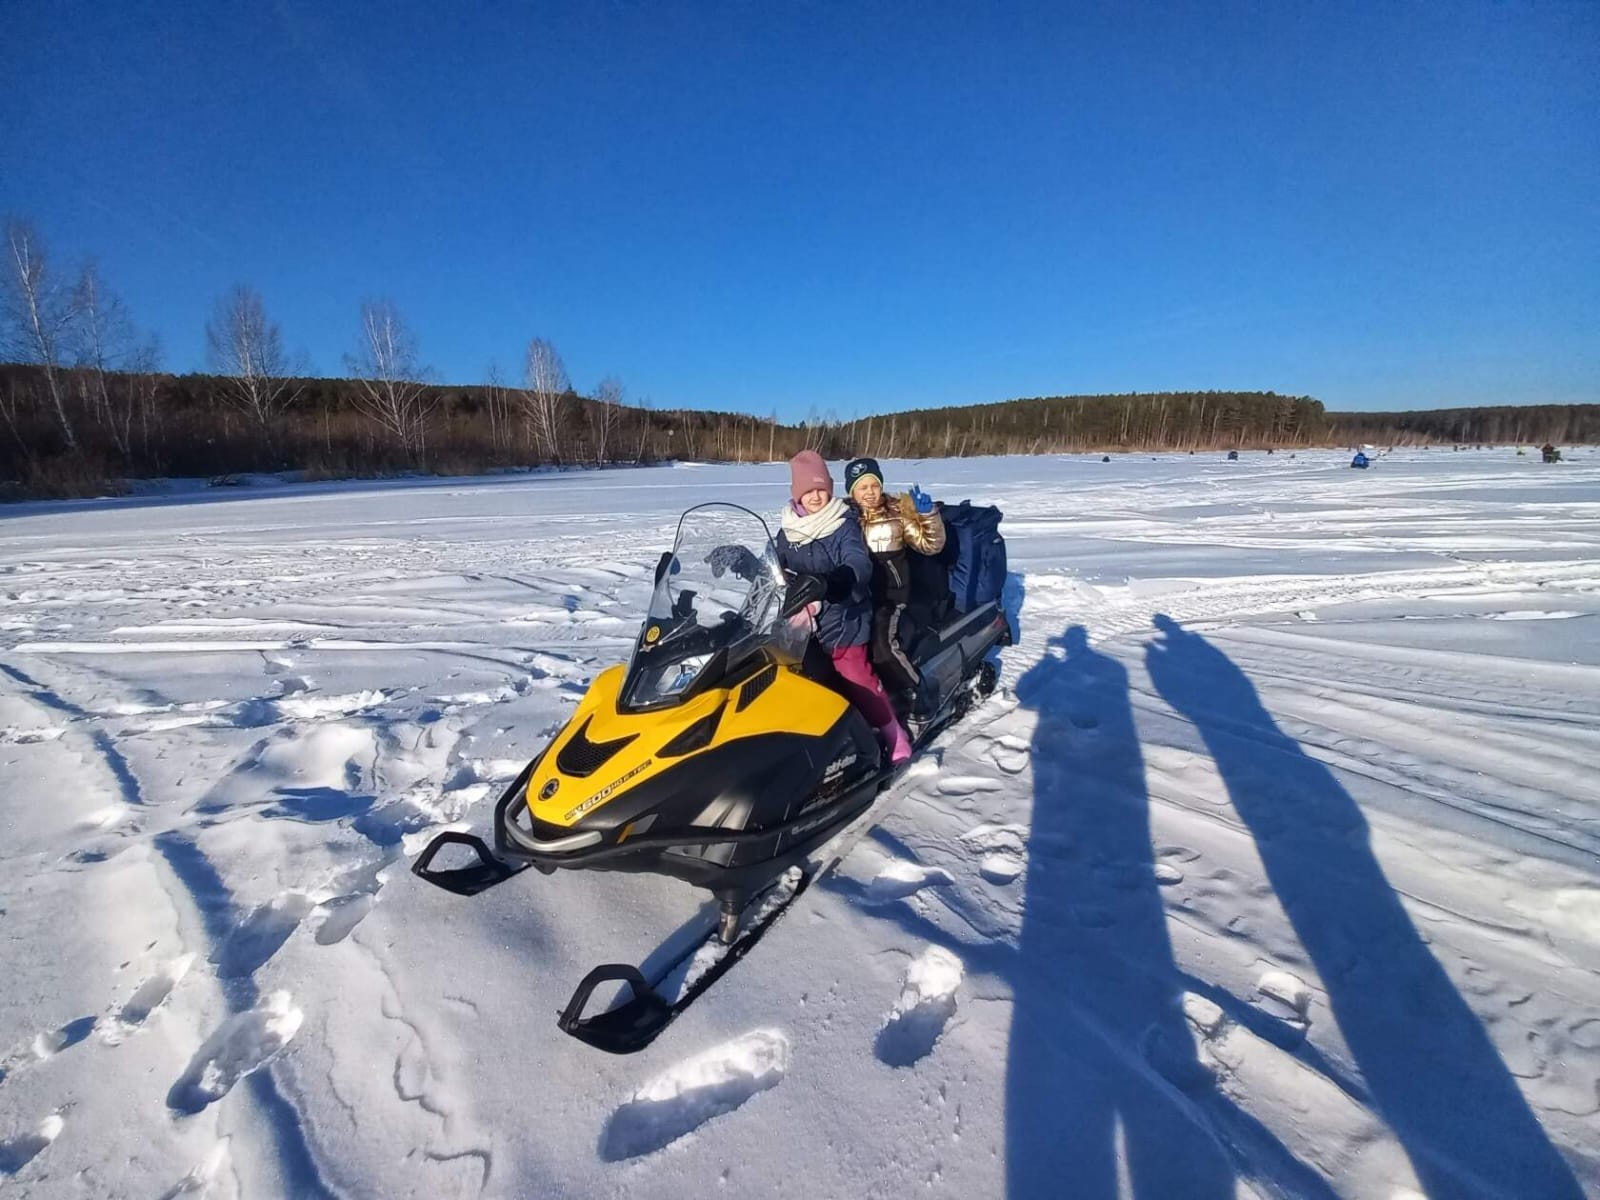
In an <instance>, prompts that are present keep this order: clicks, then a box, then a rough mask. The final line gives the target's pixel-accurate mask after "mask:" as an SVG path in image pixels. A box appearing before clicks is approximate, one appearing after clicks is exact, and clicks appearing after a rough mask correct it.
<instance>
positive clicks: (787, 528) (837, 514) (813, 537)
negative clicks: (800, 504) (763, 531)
mask: <svg viewBox="0 0 1600 1200" xmlns="http://www.w3.org/2000/svg"><path fill="white" fill-rule="evenodd" d="M849 513H850V510H849V508H848V507H847V506H846V505H845V502H844V501H843V500H842V499H841V498H840V497H838V496H835V497H834V498H833V499H832V500H829V501H828V502H827V503H826V504H824V505H823V506H822V507H821V508H819V509H817V511H816V512H814V513H806V514H805V515H804V516H801V515H800V514H799V513H797V512H795V511H794V505H792V504H785V505H784V506H783V532H784V533H785V534H787V535H788V538H789V544H790V545H791V546H804V545H806V543H808V542H815V541H820V540H821V539H822V538H825V537H827V536H828V535H829V534H830V533H832V532H833V531H834V530H835V529H837V528H839V526H841V525H843V524H844V521H845V517H847V516H848V515H849Z"/></svg>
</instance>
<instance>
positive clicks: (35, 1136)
mask: <svg viewBox="0 0 1600 1200" xmlns="http://www.w3.org/2000/svg"><path fill="white" fill-rule="evenodd" d="M65 1127H66V1122H65V1121H64V1120H62V1119H61V1114H60V1113H51V1114H50V1115H49V1116H48V1117H46V1118H45V1119H44V1120H42V1121H40V1122H39V1127H38V1128H37V1129H35V1130H33V1131H32V1132H31V1133H22V1134H18V1135H17V1136H16V1137H14V1138H8V1139H7V1140H5V1141H3V1142H0V1175H15V1174H16V1173H17V1172H18V1171H20V1170H22V1168H23V1167H25V1166H27V1165H28V1164H29V1163H31V1162H32V1161H33V1160H34V1159H36V1158H38V1157H39V1155H41V1154H43V1153H44V1152H45V1150H46V1149H48V1148H49V1146H50V1143H51V1142H53V1141H55V1140H56V1138H58V1137H60V1136H61V1131H62V1129H64V1128H65Z"/></svg>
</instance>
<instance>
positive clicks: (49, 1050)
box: [0, 1017, 100, 1081]
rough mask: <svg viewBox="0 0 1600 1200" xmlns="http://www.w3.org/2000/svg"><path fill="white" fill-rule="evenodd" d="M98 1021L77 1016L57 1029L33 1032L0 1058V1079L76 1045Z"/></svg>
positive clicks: (92, 1030)
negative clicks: (74, 1019)
mask: <svg viewBox="0 0 1600 1200" xmlns="http://www.w3.org/2000/svg"><path fill="white" fill-rule="evenodd" d="M99 1023H100V1019H99V1018H98V1017H79V1018H78V1019H77V1020H76V1021H68V1022H67V1023H66V1024H65V1025H63V1026H61V1027H60V1028H59V1029H50V1030H46V1031H45V1032H44V1033H36V1034H34V1035H33V1037H31V1038H29V1039H28V1041H27V1042H25V1043H24V1044H22V1045H20V1046H18V1047H17V1048H16V1049H14V1050H12V1051H11V1053H9V1054H7V1055H6V1056H5V1057H4V1058H3V1059H0V1081H3V1080H4V1079H5V1078H6V1076H8V1075H14V1074H16V1072H18V1071H20V1070H21V1069H22V1068H24V1067H30V1066H32V1065H33V1064H34V1063H40V1062H43V1061H44V1060H45V1059H47V1058H54V1057H55V1056H56V1055H57V1054H60V1053H61V1052H62V1051H63V1050H66V1049H69V1048H70V1047H72V1046H76V1045H77V1044H78V1043H79V1042H81V1041H83V1039H84V1038H86V1037H88V1036H89V1035H90V1034H91V1033H93V1032H94V1029H95V1026H96V1025H98V1024H99Z"/></svg>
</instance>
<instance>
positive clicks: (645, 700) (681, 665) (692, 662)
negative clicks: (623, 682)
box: [628, 653, 711, 705]
mask: <svg viewBox="0 0 1600 1200" xmlns="http://www.w3.org/2000/svg"><path fill="white" fill-rule="evenodd" d="M710 661H711V655H710V654H709V653H707V654H693V655H690V656H689V657H688V658H680V659H676V660H674V661H672V662H668V663H662V664H661V665H660V666H659V667H651V668H650V669H649V670H647V671H645V672H644V673H643V674H641V675H640V676H639V679H638V681H637V682H636V683H635V684H634V685H633V688H632V689H631V694H630V695H629V697H628V700H629V702H630V703H632V704H641V705H642V704H656V703H659V702H660V701H662V700H670V699H671V698H672V697H674V696H681V695H682V694H683V693H684V692H685V691H687V690H688V688H689V685H690V684H692V683H693V682H694V681H695V680H696V679H697V678H698V677H699V675H700V672H701V671H703V670H705V666H706V664H707V663H708V662H710Z"/></svg>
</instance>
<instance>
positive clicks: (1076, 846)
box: [1006, 626, 1315, 1200]
mask: <svg viewBox="0 0 1600 1200" xmlns="http://www.w3.org/2000/svg"><path fill="white" fill-rule="evenodd" d="M1015 690H1016V696H1017V699H1018V701H1019V702H1020V703H1021V705H1022V706H1023V707H1025V708H1029V709H1032V710H1034V711H1035V712H1036V713H1037V714H1038V721H1037V723H1036V725H1035V728H1034V733H1033V754H1032V758H1033V779H1034V803H1033V818H1032V822H1031V825H1030V829H1029V834H1028V841H1029V853H1028V868H1027V874H1026V884H1025V888H1026V892H1025V898H1024V904H1023V908H1022V927H1021V931H1020V933H1019V936H1018V945H1017V956H1016V962H1015V965H1014V969H1013V971H1012V972H1011V975H1012V993H1013V996H1014V1009H1013V1016H1012V1025H1011V1036H1010V1041H1009V1047H1008V1063H1007V1069H1006V1175H1007V1192H1008V1194H1009V1195H1010V1196H1012V1197H1034V1196H1040V1197H1044V1196H1049V1197H1056V1196H1063V1195H1071V1196H1077V1197H1085V1198H1088V1200H1100V1198H1102V1197H1105V1198H1110V1197H1116V1196H1120V1195H1122V1194H1123V1190H1122V1187H1121V1185H1120V1184H1119V1175H1121V1176H1123V1177H1124V1178H1125V1179H1126V1182H1127V1184H1128V1185H1129V1187H1130V1188H1131V1193H1132V1194H1133V1195H1134V1196H1138V1197H1152V1198H1153V1197H1172V1196H1183V1197H1186V1198H1189V1200H1209V1198H1213V1197H1214V1198H1216V1200H1223V1198H1228V1200H1231V1198H1232V1197H1233V1196H1234V1194H1235V1193H1234V1170H1233V1166H1232V1163H1231V1161H1230V1157H1229V1153H1228V1151H1227V1149H1226V1148H1225V1145H1224V1143H1223V1142H1222V1141H1221V1140H1220V1139H1219V1138H1218V1137H1217V1135H1216V1134H1215V1133H1214V1132H1213V1129H1212V1128H1211V1125H1210V1121H1209V1118H1208V1112H1209V1111H1210V1110H1211V1109H1213V1108H1215V1107H1216V1105H1218V1104H1224V1103H1225V1101H1222V1100H1221V1098H1220V1097H1218V1096H1217V1095H1216V1093H1215V1090H1214V1088H1213V1087H1212V1083H1211V1078H1210V1075H1209V1073H1208V1072H1207V1071H1206V1070H1205V1069H1204V1068H1203V1067H1202V1066H1201V1065H1200V1064H1199V1062H1198V1061H1197V1058H1196V1055H1195V1047H1194V1042H1193V1039H1192V1036H1191V1034H1190V1032H1189V1028H1188V1024H1187V1022H1186V1021H1185V1019H1184V1016H1183V1012H1182V1009H1181V1007H1180V1003H1179V1001H1180V993H1181V985H1180V983H1179V975H1178V970H1177V967H1176V966H1175V964H1174V962H1173V957H1172V946H1171V943H1170V941H1169V940H1168V937H1167V918H1166V911H1165V908H1164V906H1163V903H1162V899H1161V895H1160V885H1159V884H1158V883H1157V880H1156V875H1155V861H1154V853H1153V850H1152V847H1151V841H1150V822H1149V815H1148V798H1147V796H1146V793H1145V784H1144V758H1143V755H1142V753H1141V752H1140V748H1139V735H1138V732H1137V730H1136V729H1135V727H1134V723H1133V710H1132V706H1131V704H1130V701H1129V697H1128V677H1127V672H1126V671H1125V670H1124V669H1123V667H1122V665H1121V664H1120V663H1118V662H1117V661H1116V660H1115V659H1113V658H1110V657H1108V656H1106V655H1104V654H1099V653H1096V652H1095V651H1093V650H1092V649H1090V647H1089V642H1088V637H1087V635H1086V633H1085V631H1084V629H1083V627H1082V626H1073V627H1071V628H1069V629H1068V630H1067V631H1066V632H1065V634H1064V635H1063V636H1061V637H1057V638H1052V639H1051V641H1050V643H1049V646H1048V647H1047V649H1046V652H1045V653H1044V655H1042V656H1041V657H1040V659H1039V661H1038V662H1037V663H1035V664H1034V665H1033V666H1032V667H1030V668H1029V670H1028V671H1027V672H1026V673H1025V674H1024V675H1023V676H1022V678H1021V679H1020V680H1018V682H1017V685H1016V689H1015ZM1308 1182H1309V1181H1308ZM1312 1194H1315V1193H1314V1192H1313V1193H1312Z"/></svg>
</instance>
